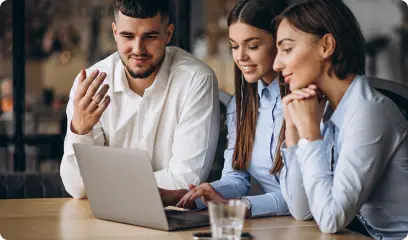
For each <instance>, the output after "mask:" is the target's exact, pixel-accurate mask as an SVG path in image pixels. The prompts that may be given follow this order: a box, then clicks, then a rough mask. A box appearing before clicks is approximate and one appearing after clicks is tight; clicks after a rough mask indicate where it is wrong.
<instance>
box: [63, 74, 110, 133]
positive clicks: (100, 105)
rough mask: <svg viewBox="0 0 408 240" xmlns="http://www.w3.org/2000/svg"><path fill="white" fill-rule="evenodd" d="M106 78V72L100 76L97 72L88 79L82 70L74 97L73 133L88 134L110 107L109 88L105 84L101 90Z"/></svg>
mask: <svg viewBox="0 0 408 240" xmlns="http://www.w3.org/2000/svg"><path fill="white" fill-rule="evenodd" d="M105 78H106V73H104V72H102V73H100V74H99V71H98V70H95V71H93V72H92V73H91V74H90V75H89V76H88V77H87V76H86V72H85V70H81V74H80V77H79V81H78V86H77V89H76V92H75V97H74V115H73V117H72V121H71V131H72V132H73V133H75V134H79V135H86V134H88V133H89V132H90V131H91V130H92V128H93V127H94V126H95V124H96V123H98V122H99V119H100V117H101V116H102V113H103V112H104V111H105V110H106V108H107V107H108V106H109V103H110V98H109V96H108V95H106V93H107V92H108V89H109V86H108V85H107V84H105V85H103V86H102V87H101V88H100V86H101V85H102V83H103V81H104V80H105ZM99 88H100V90H99ZM98 90H99V91H98Z"/></svg>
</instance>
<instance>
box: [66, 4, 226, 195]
mask: <svg viewBox="0 0 408 240" xmlns="http://www.w3.org/2000/svg"><path fill="white" fill-rule="evenodd" d="M114 11H115V21H114V22H113V23H112V30H113V35H114V37H115V41H116V43H117V47H118V51H117V52H115V53H114V54H112V55H111V56H109V57H107V58H106V59H104V60H102V61H100V62H98V63H96V64H95V65H93V66H92V67H90V68H88V69H86V70H82V71H81V72H80V74H79V75H78V77H77V78H76V80H75V82H74V85H73V87H72V90H71V93H70V100H69V103H68V106H67V118H68V129H67V135H66V138H65V143H64V145H65V146H64V149H65V150H64V156H63V159H62V162H61V178H62V180H63V183H64V186H65V189H66V190H67V192H68V193H69V194H70V195H71V196H73V197H74V198H84V197H86V192H85V188H84V184H83V180H82V177H81V174H80V171H79V167H78V163H77V160H76V157H75V153H74V150H73V146H72V145H73V143H84V144H92V145H102V146H111V147H119V148H138V149H141V150H145V151H147V152H148V153H149V156H150V157H151V159H152V167H153V169H154V171H155V173H154V174H155V178H156V182H157V184H158V187H159V188H160V190H161V194H162V198H164V199H165V195H166V194H165V192H166V190H167V189H168V190H174V189H188V184H199V183H201V182H203V181H205V180H206V178H207V176H208V174H209V171H210V169H211V166H212V161H213V158H214V155H215V150H216V145H217V141H218V132H219V100H218V85H217V79H216V77H215V74H214V72H213V71H212V70H211V69H210V68H209V67H208V66H207V65H205V64H204V63H203V62H201V61H199V60H197V59H195V58H194V57H193V56H192V55H190V54H189V53H187V52H185V51H183V50H182V49H180V48H177V47H167V46H166V45H167V44H168V43H169V42H170V40H171V37H172V34H173V30H174V25H173V24H170V23H169V2H168V0H116V2H115V5H114ZM118 160H120V159H118ZM136 160H137V159H135V161H136ZM118 164H120V161H118ZM164 189H166V190H164ZM185 191H187V190H180V195H181V196H182V195H183V194H184V193H185ZM163 201H164V202H165V200H163Z"/></svg>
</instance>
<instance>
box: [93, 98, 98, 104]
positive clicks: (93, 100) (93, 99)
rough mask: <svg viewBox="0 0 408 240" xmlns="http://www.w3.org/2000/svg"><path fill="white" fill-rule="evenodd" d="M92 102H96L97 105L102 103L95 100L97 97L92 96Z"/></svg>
mask: <svg viewBox="0 0 408 240" xmlns="http://www.w3.org/2000/svg"><path fill="white" fill-rule="evenodd" d="M92 102H94V103H95V104H96V105H99V104H100V103H98V102H96V101H95V98H92Z"/></svg>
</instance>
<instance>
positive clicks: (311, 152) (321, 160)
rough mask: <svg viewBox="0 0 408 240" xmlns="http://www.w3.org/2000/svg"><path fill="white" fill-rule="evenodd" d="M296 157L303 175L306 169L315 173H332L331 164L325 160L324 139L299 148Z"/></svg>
mask: <svg viewBox="0 0 408 240" xmlns="http://www.w3.org/2000/svg"><path fill="white" fill-rule="evenodd" d="M296 155H297V158H298V162H299V166H300V169H301V171H302V173H304V169H305V168H306V167H307V169H308V171H313V172H316V171H317V172H320V171H330V164H329V163H328V162H327V159H326V158H325V146H324V142H323V140H322V139H319V140H316V141H312V142H309V143H308V144H306V145H304V146H302V147H298V149H297V150H296Z"/></svg>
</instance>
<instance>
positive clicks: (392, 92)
mask: <svg viewBox="0 0 408 240" xmlns="http://www.w3.org/2000/svg"><path fill="white" fill-rule="evenodd" d="M368 80H369V82H370V84H371V86H372V87H374V88H375V89H376V90H377V91H379V92H381V93H382V94H384V95H385V96H387V97H388V98H390V99H391V100H392V101H393V102H394V103H395V104H396V105H397V106H398V108H399V109H400V111H401V112H402V114H403V115H404V116H405V118H406V119H407V120H408V87H407V86H404V85H402V84H399V83H396V82H392V81H389V80H385V79H381V78H375V77H369V78H368Z"/></svg>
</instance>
